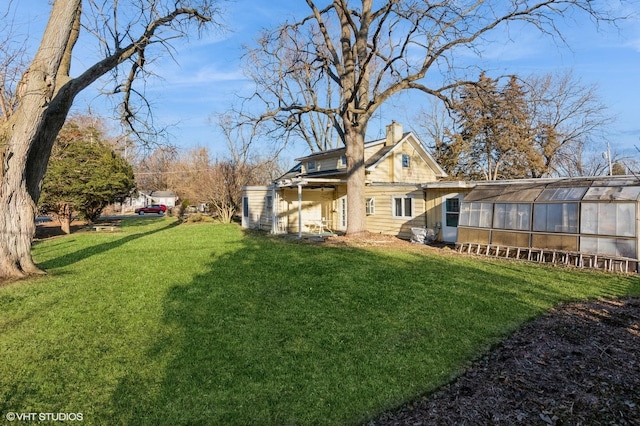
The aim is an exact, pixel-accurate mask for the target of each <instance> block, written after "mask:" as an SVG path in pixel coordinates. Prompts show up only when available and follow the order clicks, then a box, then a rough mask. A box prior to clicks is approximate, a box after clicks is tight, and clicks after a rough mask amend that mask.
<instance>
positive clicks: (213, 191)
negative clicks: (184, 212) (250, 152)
mask: <svg viewBox="0 0 640 426" xmlns="http://www.w3.org/2000/svg"><path fill="white" fill-rule="evenodd" d="M274 164H275V163H274V162H273V160H271V159H266V160H264V159H262V160H261V159H259V158H257V157H255V158H253V159H241V158H240V159H238V158H236V159H217V160H212V159H211V157H210V155H209V151H208V150H207V149H206V148H195V149H193V150H191V151H189V152H188V153H186V154H185V155H183V156H182V157H181V159H180V160H179V161H177V162H176V163H175V165H174V167H173V169H172V172H171V174H170V176H171V186H172V188H175V190H176V191H177V193H178V195H179V196H180V198H181V199H182V200H187V201H189V202H190V203H191V204H192V205H193V204H200V203H203V204H208V205H209V208H210V209H211V210H212V211H213V213H214V214H215V216H216V217H217V218H218V219H219V220H220V221H221V222H224V223H229V222H231V220H232V219H233V217H234V215H235V214H236V212H238V210H239V209H240V206H241V204H242V187H243V186H246V185H264V184H266V183H268V182H271V181H272V180H273V179H274V178H275V175H276V174H277V173H278V172H280V171H279V170H278V169H277V168H274Z"/></svg>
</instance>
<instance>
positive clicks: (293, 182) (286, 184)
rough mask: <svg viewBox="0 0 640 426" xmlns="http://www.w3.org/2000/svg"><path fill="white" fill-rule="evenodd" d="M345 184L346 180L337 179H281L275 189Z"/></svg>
mask: <svg viewBox="0 0 640 426" xmlns="http://www.w3.org/2000/svg"><path fill="white" fill-rule="evenodd" d="M339 183H342V184H346V183H347V180H346V179H337V178H321V177H315V178H311V177H306V178H297V179H282V180H279V181H278V182H276V187H277V188H292V187H295V186H308V185H335V184H339Z"/></svg>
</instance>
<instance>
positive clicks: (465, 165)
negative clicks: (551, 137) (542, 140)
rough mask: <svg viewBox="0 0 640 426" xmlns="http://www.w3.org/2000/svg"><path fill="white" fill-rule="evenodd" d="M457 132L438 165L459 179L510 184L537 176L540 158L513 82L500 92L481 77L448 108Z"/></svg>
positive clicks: (519, 91)
mask: <svg viewBox="0 0 640 426" xmlns="http://www.w3.org/2000/svg"><path fill="white" fill-rule="evenodd" d="M452 113H453V116H454V118H455V122H456V126H457V128H456V131H454V132H453V133H452V134H449V138H450V142H449V144H448V146H447V148H446V149H443V150H441V153H442V154H440V157H439V158H438V161H440V162H441V164H443V165H444V166H445V167H446V168H447V171H448V172H449V173H450V174H451V175H453V176H455V177H459V178H464V179H484V180H497V179H513V178H524V177H536V176H539V175H540V173H542V169H543V161H542V156H541V153H540V151H539V150H538V149H536V145H535V144H534V136H535V134H536V133H535V131H534V130H535V129H534V128H533V126H532V124H531V119H530V113H529V111H528V109H527V101H526V92H525V91H524V89H523V86H522V85H521V84H519V82H518V80H517V78H516V77H515V76H512V77H511V78H510V79H509V81H508V82H507V83H506V84H505V85H504V86H503V87H502V88H500V87H499V85H498V80H497V79H492V78H489V77H487V76H486V75H485V74H484V73H482V74H481V75H480V77H479V79H478V82H477V83H475V84H469V85H466V86H465V87H463V89H462V90H461V92H460V94H459V96H458V97H457V99H456V100H455V101H454V102H453V108H452Z"/></svg>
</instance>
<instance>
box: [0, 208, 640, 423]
mask: <svg viewBox="0 0 640 426" xmlns="http://www.w3.org/2000/svg"><path fill="white" fill-rule="evenodd" d="M34 253H35V257H36V260H37V262H38V263H39V265H40V266H41V267H43V268H45V269H46V270H47V271H48V272H49V275H48V276H45V277H42V278H37V279H33V280H29V281H22V282H17V283H12V284H9V285H6V286H4V287H0V358H1V360H2V361H1V362H0V416H1V417H0V418H2V419H3V420H4V416H5V413H7V412H43V413H46V412H63V413H83V418H84V423H85V424H110V425H112V424H135V425H145V424H148V425H178V424H225V425H234V424H274V425H281V424H352V423H360V422H366V420H367V419H370V418H372V417H375V415H376V414H377V413H379V412H381V411H383V410H385V409H389V408H392V407H394V406H397V405H399V404H401V403H402V402H403V401H407V400H410V399H412V398H415V397H416V396H418V395H420V394H422V393H425V392H429V391H432V390H434V389H435V388H436V387H438V386H440V385H442V384H443V383H445V382H447V381H449V380H450V379H451V378H453V377H455V375H456V374H459V373H460V372H461V371H462V369H463V368H464V367H465V366H466V365H468V363H469V362H470V361H471V360H472V359H474V358H476V357H478V356H479V355H480V354H481V353H483V352H484V351H486V350H488V349H489V348H490V347H491V345H493V344H495V343H496V342H498V341H499V340H500V339H502V338H503V337H505V335H506V334H508V333H509V332H511V331H513V330H514V329H516V328H517V327H519V326H520V325H521V324H523V323H524V322H526V321H528V320H530V319H531V318H533V317H535V316H536V315H539V314H540V313H542V312H544V311H545V310H548V309H549V308H550V307H552V306H554V305H556V304H558V303H560V302H564V301H570V300H576V299H588V298H599V297H615V296H627V295H640V280H639V279H638V277H637V276H632V277H631V276H617V275H608V274H604V273H598V272H582V271H576V270H570V269H563V268H553V267H540V266H536V265H530V264H527V263H519V262H507V261H491V260H485V259H476V258H472V257H464V256H455V255H454V256H451V255H449V256H446V255H440V254H434V253H433V252H431V251H426V250H425V251H424V253H422V252H420V253H418V252H402V251H400V250H390V249H389V248H385V249H376V248H372V249H357V248H336V247H324V246H319V245H310V244H300V243H296V242H286V241H283V240H282V239H278V238H272V237H268V236H265V235H257V234H254V233H243V231H242V230H241V229H240V228H239V227H237V226H235V225H216V224H193V225H177V224H176V222H174V221H173V220H172V219H170V218H144V219H131V220H128V221H125V222H124V224H123V231H122V232H121V233H114V234H108V233H104V234H103V233H78V234H75V235H71V236H66V237H59V238H54V239H51V240H48V241H44V242H41V243H38V244H37V245H36V246H35V247H34Z"/></svg>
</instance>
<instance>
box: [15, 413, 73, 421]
mask: <svg viewBox="0 0 640 426" xmlns="http://www.w3.org/2000/svg"><path fill="white" fill-rule="evenodd" d="M5 417H6V419H7V420H9V421H10V422H13V421H19V422H45V421H49V422H81V421H82V420H84V418H83V415H82V413H15V412H9V413H7V414H6V416H5Z"/></svg>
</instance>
